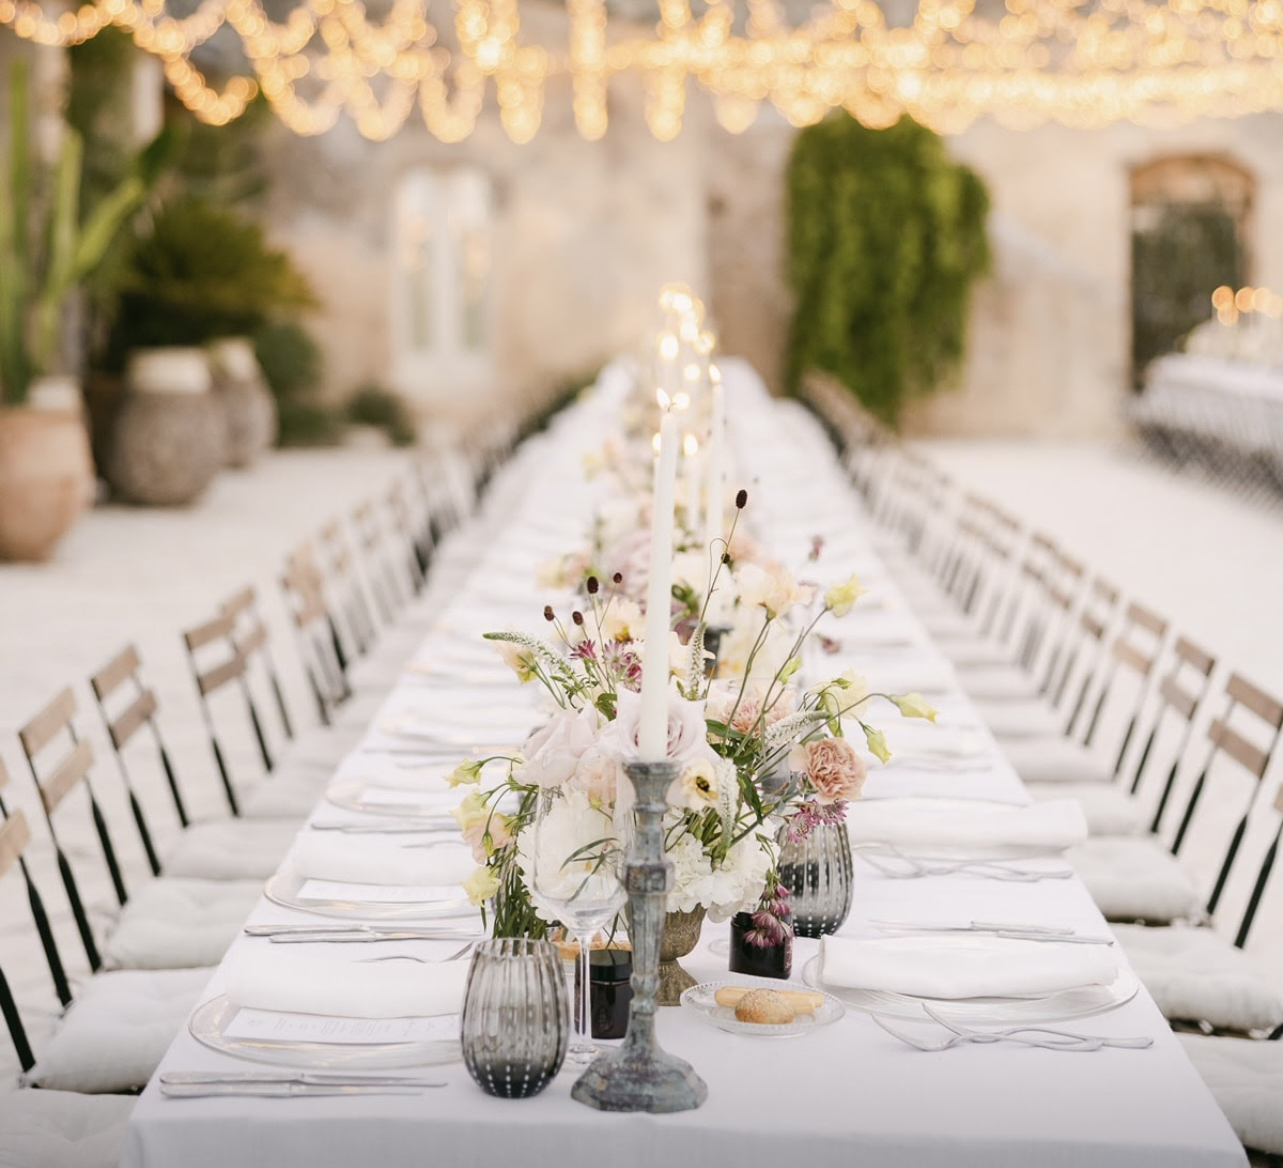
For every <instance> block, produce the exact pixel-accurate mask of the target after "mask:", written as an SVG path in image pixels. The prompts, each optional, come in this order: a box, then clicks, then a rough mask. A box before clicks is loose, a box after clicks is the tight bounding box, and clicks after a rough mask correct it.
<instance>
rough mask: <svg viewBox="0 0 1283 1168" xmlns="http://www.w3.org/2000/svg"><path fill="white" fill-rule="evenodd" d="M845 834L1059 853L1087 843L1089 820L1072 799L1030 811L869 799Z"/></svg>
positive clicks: (855, 807) (851, 814)
mask: <svg viewBox="0 0 1283 1168" xmlns="http://www.w3.org/2000/svg"><path fill="white" fill-rule="evenodd" d="M847 831H848V832H849V834H850V837H851V842H852V843H884V844H895V845H898V846H906V847H953V848H966V849H971V850H973V851H977V852H979V851H983V850H984V849H986V848H996V847H1019V848H1029V849H1037V850H1040V851H1044V852H1059V851H1063V850H1064V849H1066V848H1072V847H1076V846H1077V845H1078V844H1081V843H1083V842H1084V841H1085V840H1086V839H1087V819H1086V816H1084V815H1083V809H1082V806H1081V805H1080V804H1079V803H1078V802H1077V801H1076V800H1074V799H1049V800H1047V801H1046V802H1045V803H1034V804H1032V805H1030V806H1028V807H1016V806H1012V805H1011V804H1006V803H1004V804H997V803H981V802H979V801H975V800H973V801H967V800H961V799H959V800H944V799H869V800H859V801H857V802H855V803H853V804H852V805H851V809H850V810H849V811H848V812H847Z"/></svg>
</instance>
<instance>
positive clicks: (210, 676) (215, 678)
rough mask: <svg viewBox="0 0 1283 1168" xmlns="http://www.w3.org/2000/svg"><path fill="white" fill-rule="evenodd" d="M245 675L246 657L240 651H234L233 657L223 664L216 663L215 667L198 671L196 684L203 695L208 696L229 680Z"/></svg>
mask: <svg viewBox="0 0 1283 1168" xmlns="http://www.w3.org/2000/svg"><path fill="white" fill-rule="evenodd" d="M244 676H245V658H244V657H242V656H241V655H240V653H237V652H234V653H233V654H232V656H231V657H229V658H228V659H227V660H226V661H224V662H222V663H221V664H219V665H215V666H214V667H213V669H207V670H206V671H205V672H204V673H198V674H197V675H196V685H197V687H198V688H199V689H200V692H201V696H202V697H206V696H208V695H209V694H212V693H213V692H214V691H215V690H219V689H222V688H223V686H225V685H227V684H228V682H232V681H235V680H236V679H237V678H238V677H244Z"/></svg>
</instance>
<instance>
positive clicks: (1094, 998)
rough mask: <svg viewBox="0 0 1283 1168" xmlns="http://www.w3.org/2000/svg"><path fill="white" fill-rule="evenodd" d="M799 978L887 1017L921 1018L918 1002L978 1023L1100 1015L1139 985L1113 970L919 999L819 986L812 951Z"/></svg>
mask: <svg viewBox="0 0 1283 1168" xmlns="http://www.w3.org/2000/svg"><path fill="white" fill-rule="evenodd" d="M802 980H803V981H804V982H806V984H807V985H809V986H811V987H813V988H814V989H817V990H822V991H823V992H825V993H832V994H834V995H835V996H837V997H838V998H840V999H841V1000H842V1001H843V1002H845V1003H846V1004H847V1005H848V1006H851V1007H852V1008H853V1009H856V1010H863V1011H864V1012H865V1013H868V1014H885V1015H886V1016H887V1017H888V1018H905V1019H908V1020H910V1021H915V1022H921V1021H922V1020H923V1019H924V1018H926V1017H927V1015H926V1012H925V1011H924V1010H923V1008H922V1007H923V1006H924V1005H925V1006H930V1007H931V1009H932V1010H935V1011H936V1012H937V1013H939V1014H942V1015H944V1016H945V1017H947V1018H949V1019H950V1020H951V1021H953V1022H961V1023H963V1024H978V1025H1000V1024H1006V1023H1012V1024H1016V1023H1021V1022H1031V1023H1032V1022H1063V1021H1067V1020H1069V1019H1071V1018H1086V1017H1089V1016H1090V1015H1092V1014H1103V1013H1105V1011H1106V1010H1112V1009H1114V1008H1115V1007H1117V1006H1121V1005H1122V1004H1123V1003H1124V1002H1130V1001H1131V1000H1132V998H1134V997H1135V996H1136V993H1137V991H1138V990H1139V989H1140V980H1139V979H1138V978H1137V977H1136V975H1135V974H1134V973H1133V972H1132V971H1131V970H1130V969H1119V971H1118V976H1117V977H1116V978H1115V979H1114V980H1113V981H1112V982H1110V983H1109V984H1108V985H1092V986H1075V987H1074V988H1073V989H1068V990H1058V991H1056V992H1055V993H1050V994H1041V995H1039V996H1037V997H1029V998H919V997H915V996H913V995H912V994H897V993H892V992H891V991H889V990H866V989H855V988H849V987H846V986H825V985H824V979H823V976H822V969H821V965H820V958H819V957H818V956H816V957H812V958H811V960H810V961H808V962H807V963H806V964H805V965H804V966H803V967H802Z"/></svg>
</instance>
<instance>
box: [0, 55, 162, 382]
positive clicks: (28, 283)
mask: <svg viewBox="0 0 1283 1168" xmlns="http://www.w3.org/2000/svg"><path fill="white" fill-rule="evenodd" d="M28 107H29V101H28V91H27V70H26V63H25V62H24V61H17V62H15V64H14V67H13V69H12V71H11V74H10V83H9V123H10V125H9V157H8V159H7V160H6V161H5V165H4V168H3V171H4V179H5V181H3V182H0V400H3V401H4V402H6V403H8V404H10V405H19V404H21V403H22V402H24V401H26V399H27V391H28V389H29V387H30V385H31V382H32V380H33V379H34V378H36V377H38V376H39V375H41V374H43V373H47V372H49V371H50V367H51V364H52V362H53V360H54V358H55V356H56V353H57V349H58V342H59V339H60V331H61V327H62V320H63V310H64V308H65V307H66V304H67V301H68V299H69V297H70V296H71V295H72V294H73V293H74V292H75V290H76V288H77V287H78V286H79V285H80V283H81V282H82V281H83V280H84V279H85V278H86V277H87V276H89V275H90V274H91V273H92V272H93V270H94V269H95V268H96V267H97V266H98V264H99V263H101V261H102V258H103V256H104V254H105V253H106V251H107V248H108V247H109V246H110V244H111V241H112V239H113V238H114V237H115V235H116V233H117V232H118V231H119V230H120V229H121V227H122V226H123V225H124V223H125V222H126V221H127V220H128V219H129V217H130V216H131V215H132V214H133V213H134V212H135V211H136V210H137V209H138V207H139V206H140V204H141V203H142V201H143V199H144V198H145V196H146V194H147V189H148V185H149V181H148V180H149V178H151V177H153V175H154V171H155V166H154V163H155V159H154V158H153V157H150V156H149V155H148V152H147V151H145V152H144V154H143V155H141V156H140V160H145V162H144V163H143V164H142V165H140V166H139V167H138V168H137V170H136V172H135V173H134V174H131V175H129V176H128V177H127V178H125V179H124V180H123V181H122V182H121V183H120V184H119V186H117V187H116V189H115V190H114V191H112V192H111V194H110V195H108V196H107V197H106V198H104V199H103V200H102V202H101V203H99V204H98V206H97V207H95V208H94V210H93V213H92V214H91V215H89V216H88V218H87V219H86V221H85V222H84V223H83V224H82V223H80V222H79V208H80V168H81V159H82V155H83V144H82V142H81V140H80V137H79V135H77V134H76V133H75V132H74V131H71V130H68V131H66V133H65V136H64V138H63V142H62V149H61V151H60V153H59V157H58V159H57V162H56V163H55V165H54V169H53V174H52V175H51V176H49V181H48V182H47V183H46V184H41V182H40V179H41V178H42V177H44V176H39V175H38V174H37V168H36V166H35V164H34V163H33V160H32V150H31V140H30V134H29V125H28ZM148 150H149V151H150V150H151V147H149V148H148Z"/></svg>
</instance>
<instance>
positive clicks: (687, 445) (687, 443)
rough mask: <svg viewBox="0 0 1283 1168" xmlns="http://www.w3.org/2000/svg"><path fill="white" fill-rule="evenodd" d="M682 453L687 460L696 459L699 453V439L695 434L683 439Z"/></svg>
mask: <svg viewBox="0 0 1283 1168" xmlns="http://www.w3.org/2000/svg"><path fill="white" fill-rule="evenodd" d="M682 453H683V454H684V455H686V457H687V458H694V457H695V455H697V454H698V453H699V439H698V438H696V437H695V435H694V434H687V435H686V437H685V438H683V439H682Z"/></svg>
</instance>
